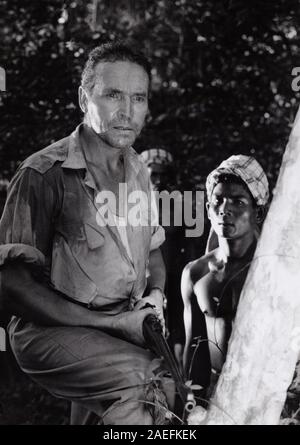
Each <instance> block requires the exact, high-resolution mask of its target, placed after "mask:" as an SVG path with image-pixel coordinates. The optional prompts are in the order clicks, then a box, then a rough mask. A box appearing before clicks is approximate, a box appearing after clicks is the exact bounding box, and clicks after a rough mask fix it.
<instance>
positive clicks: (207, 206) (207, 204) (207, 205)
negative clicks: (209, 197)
mask: <svg viewBox="0 0 300 445" xmlns="http://www.w3.org/2000/svg"><path fill="white" fill-rule="evenodd" d="M205 206H206V211H207V217H208V219H210V216H209V209H210V204H209V202H207V203H206V204H205Z"/></svg>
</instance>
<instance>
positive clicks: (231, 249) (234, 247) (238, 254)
mask: <svg viewBox="0 0 300 445" xmlns="http://www.w3.org/2000/svg"><path fill="white" fill-rule="evenodd" d="M218 240H219V252H220V254H221V256H222V259H223V260H225V261H226V260H228V259H229V258H232V259H234V258H237V259H238V258H242V257H243V256H244V255H245V254H246V253H247V251H248V250H249V247H250V246H251V245H252V244H253V243H254V241H255V235H254V232H251V233H248V234H246V235H245V236H243V237H242V238H238V239H226V238H223V237H218ZM226 262H227V261H226Z"/></svg>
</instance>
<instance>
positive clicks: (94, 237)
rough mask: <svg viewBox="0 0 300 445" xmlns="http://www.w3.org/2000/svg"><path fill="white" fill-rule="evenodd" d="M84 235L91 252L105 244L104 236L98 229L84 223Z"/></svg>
mask: <svg viewBox="0 0 300 445" xmlns="http://www.w3.org/2000/svg"><path fill="white" fill-rule="evenodd" d="M84 233H85V236H86V242H87V244H88V246H89V248H90V249H91V250H94V249H98V248H99V247H101V246H103V245H104V243H105V237H104V234H103V233H102V232H101V230H100V229H98V228H95V227H93V226H92V225H91V224H89V223H87V222H86V223H84Z"/></svg>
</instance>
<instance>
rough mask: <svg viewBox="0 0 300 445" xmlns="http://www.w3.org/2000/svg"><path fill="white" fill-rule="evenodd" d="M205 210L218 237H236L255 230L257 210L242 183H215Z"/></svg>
mask: <svg viewBox="0 0 300 445" xmlns="http://www.w3.org/2000/svg"><path fill="white" fill-rule="evenodd" d="M207 211H208V217H209V219H210V221H211V224H212V227H213V229H214V231H215V232H216V234H217V235H218V236H220V237H223V238H227V239H238V238H242V237H244V236H245V235H249V234H251V235H252V234H253V233H254V231H255V228H256V217H257V210H256V207H255V206H254V204H253V198H252V196H251V194H250V192H249V191H248V189H247V187H246V186H243V185H242V184H234V183H233V184H228V183H219V184H217V185H216V186H215V188H214V190H213V193H212V195H211V199H210V201H209V203H207Z"/></svg>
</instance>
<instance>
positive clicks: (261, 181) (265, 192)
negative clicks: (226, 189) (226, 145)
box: [206, 155, 269, 206]
mask: <svg viewBox="0 0 300 445" xmlns="http://www.w3.org/2000/svg"><path fill="white" fill-rule="evenodd" d="M222 174H229V175H234V176H238V177H239V178H240V179H241V180H242V181H243V182H244V183H245V184H246V186H247V187H248V189H249V191H250V193H251V195H252V196H253V198H254V200H255V202H256V204H257V205H258V206H265V205H266V204H267V202H268V199H269V183H268V179H267V176H266V174H265V172H264V171H263V169H262V167H261V165H260V164H259V163H258V162H257V161H256V159H254V158H253V157H252V156H245V155H234V156H230V158H228V159H226V160H225V161H223V162H222V163H221V164H220V165H219V167H217V168H216V169H215V170H213V171H212V172H211V173H210V174H209V175H208V177H207V180H206V190H207V196H208V197H209V198H210V196H211V194H212V192H213V189H214V188H215V186H216V184H217V183H218V177H219V176H220V175H222Z"/></svg>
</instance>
